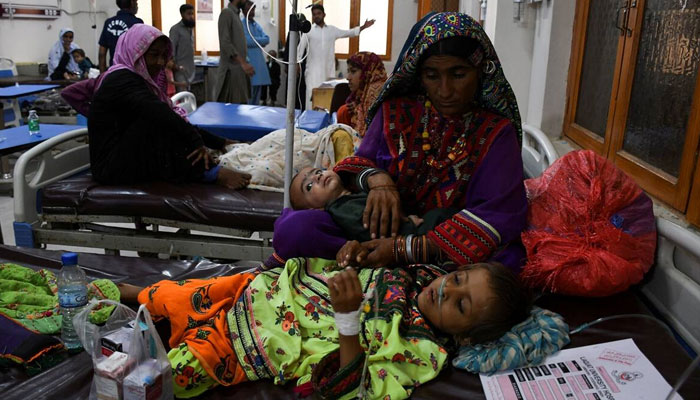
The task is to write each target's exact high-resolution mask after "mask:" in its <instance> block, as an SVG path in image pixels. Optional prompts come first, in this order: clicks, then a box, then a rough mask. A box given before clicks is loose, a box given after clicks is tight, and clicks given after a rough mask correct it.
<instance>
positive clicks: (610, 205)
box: [521, 150, 656, 296]
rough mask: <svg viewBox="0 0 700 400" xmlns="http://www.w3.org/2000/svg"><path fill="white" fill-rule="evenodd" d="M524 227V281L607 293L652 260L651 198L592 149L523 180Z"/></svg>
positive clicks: (559, 288) (568, 290)
mask: <svg viewBox="0 0 700 400" xmlns="http://www.w3.org/2000/svg"><path fill="white" fill-rule="evenodd" d="M525 188H526V190H527V196H528V203H529V208H528V228H527V230H526V231H525V232H523V234H522V241H523V244H524V245H525V248H526V250H527V259H528V261H527V264H526V266H525V268H524V269H523V272H522V273H521V277H522V278H523V280H524V282H525V283H526V284H528V285H529V286H531V287H535V288H541V289H548V290H551V291H552V292H557V293H562V294H569V295H578V296H608V295H611V294H614V293H618V292H621V291H624V290H626V289H627V288H629V287H630V285H633V284H635V283H638V282H639V281H640V280H641V279H642V277H643V276H644V274H645V273H646V272H647V271H648V270H649V268H650V267H651V265H652V263H653V261H654V251H655V249H656V223H655V220H654V214H653V209H652V202H651V199H650V198H649V197H648V196H647V195H646V194H645V193H644V192H643V191H642V189H641V188H640V187H639V186H638V185H637V184H636V183H635V182H634V181H633V180H632V179H631V178H630V177H628V176H627V175H625V173H624V172H622V171H621V170H619V169H618V168H617V167H615V165H613V164H612V163H611V162H610V161H608V160H606V159H605V158H603V157H601V156H598V155H597V154H595V153H594V152H592V151H589V150H581V151H574V152H571V153H568V154H566V155H565V156H564V157H562V158H560V159H559V160H557V161H556V162H555V163H554V164H553V165H552V166H551V167H549V168H548V169H547V170H546V171H545V172H544V173H543V174H542V176H541V177H538V178H535V179H528V180H526V181H525Z"/></svg>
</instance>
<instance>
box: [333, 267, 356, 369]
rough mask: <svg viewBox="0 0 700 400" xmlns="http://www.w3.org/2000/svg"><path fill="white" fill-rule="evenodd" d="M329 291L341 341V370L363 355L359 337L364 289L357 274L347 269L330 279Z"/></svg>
mask: <svg viewBox="0 0 700 400" xmlns="http://www.w3.org/2000/svg"><path fill="white" fill-rule="evenodd" d="M328 289H329V291H330V294H331V304H332V305H333V310H334V311H335V318H336V327H337V328H338V338H339V341H340V343H339V344H340V368H343V367H345V366H346V365H348V364H350V362H352V361H353V360H354V359H355V358H357V356H359V355H360V354H362V346H360V337H359V335H358V333H359V329H360V318H359V314H358V309H359V308H360V303H362V298H363V294H362V287H361V286H360V280H359V279H358V277H357V272H355V270H354V269H352V268H347V269H345V270H344V271H341V272H339V273H338V274H336V275H334V276H333V277H331V278H330V279H328Z"/></svg>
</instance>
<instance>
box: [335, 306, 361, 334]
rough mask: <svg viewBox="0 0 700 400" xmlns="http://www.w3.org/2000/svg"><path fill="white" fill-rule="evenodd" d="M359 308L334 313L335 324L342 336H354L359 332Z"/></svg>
mask: <svg viewBox="0 0 700 400" xmlns="http://www.w3.org/2000/svg"><path fill="white" fill-rule="evenodd" d="M359 313H360V312H359V310H357V311H350V312H348V313H335V326H336V327H337V328H338V333H340V334H341V335H343V336H355V335H357V334H359V333H360V318H359Z"/></svg>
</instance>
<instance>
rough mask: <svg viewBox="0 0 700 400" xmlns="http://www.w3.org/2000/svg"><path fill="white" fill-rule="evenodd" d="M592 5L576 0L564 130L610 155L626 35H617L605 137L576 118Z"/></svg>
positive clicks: (603, 153)
mask: <svg viewBox="0 0 700 400" xmlns="http://www.w3.org/2000/svg"><path fill="white" fill-rule="evenodd" d="M618 1H620V2H621V4H622V3H626V2H627V0H618ZM589 6H590V0H579V1H577V2H576V11H575V17H574V35H573V38H572V48H571V60H570V62H569V75H568V82H569V84H568V87H567V95H566V109H565V114H564V127H563V132H564V135H565V136H567V137H569V138H570V139H571V140H573V141H574V142H575V143H577V144H578V145H579V146H581V147H583V148H586V149H591V150H593V151H595V152H596V153H598V154H599V155H602V156H604V157H605V156H606V155H607V150H606V144H607V143H609V142H610V140H611V139H612V138H611V133H612V123H613V117H614V115H615V101H613V100H612V99H613V98H614V97H615V96H616V93H617V89H618V87H619V84H620V73H619V71H620V68H621V63H622V55H623V53H624V46H625V37H624V36H623V35H620V36H618V42H617V52H616V58H615V67H614V71H615V74H614V76H613V82H612V89H611V91H610V105H609V107H608V121H607V123H606V125H605V132H601V133H603V134H604V137H603V138H601V137H600V136H599V135H597V134H595V133H594V132H592V131H590V130H589V129H586V128H584V127H583V126H581V125H579V124H577V123H576V122H575V121H576V107H577V106H578V96H579V93H580V89H581V72H582V69H583V57H584V52H585V49H586V34H587V33H588V32H587V31H588V10H589V8H590V7H589Z"/></svg>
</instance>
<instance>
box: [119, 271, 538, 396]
mask: <svg viewBox="0 0 700 400" xmlns="http://www.w3.org/2000/svg"><path fill="white" fill-rule="evenodd" d="M335 266H336V264H335V262H333V261H329V260H322V259H313V258H311V259H305V258H295V259H291V260H289V261H287V263H286V265H285V266H284V267H283V268H275V269H272V270H268V271H264V272H259V273H257V274H255V275H253V274H238V275H234V276H227V277H217V278H213V279H208V280H186V281H180V282H173V281H162V282H158V283H156V284H154V285H152V286H149V287H147V288H145V289H143V290H141V291H140V293H139V295H138V300H139V301H140V302H141V303H144V304H146V305H147V306H148V308H149V311H151V313H152V314H153V315H154V316H156V317H158V316H161V317H166V318H168V319H169V320H170V323H171V327H172V329H171V331H172V336H171V338H170V345H171V347H172V348H173V349H172V350H171V351H170V352H169V354H168V357H169V358H170V361H171V364H172V366H173V376H174V379H175V394H176V396H177V397H192V396H196V395H199V394H201V393H203V392H204V391H206V390H207V389H209V388H212V387H214V386H217V385H233V384H236V383H239V382H244V381H248V380H251V381H253V380H258V379H272V380H273V381H274V383H275V384H280V385H282V384H286V383H288V382H294V383H295V384H296V385H297V386H301V387H302V389H305V391H306V392H310V391H312V390H313V391H315V392H317V393H318V394H319V395H320V396H321V397H324V398H352V397H354V396H356V395H357V393H358V390H361V391H363V394H364V395H365V396H366V397H368V398H380V399H402V398H406V397H409V396H410V395H411V393H412V392H413V390H414V388H415V387H417V386H418V385H421V384H423V383H425V382H427V381H429V380H431V379H433V378H435V377H436V376H437V375H438V374H439V373H440V371H441V369H442V368H443V367H444V366H445V364H446V361H447V359H448V352H449V351H450V350H451V349H453V348H454V347H455V346H456V345H460V344H465V343H477V342H483V341H488V340H493V339H496V338H498V337H500V336H501V335H502V334H503V333H505V332H506V331H507V330H508V329H510V328H511V327H512V326H513V325H515V324H517V323H519V322H521V321H522V320H524V319H525V318H526V317H527V315H528V313H529V301H528V299H527V296H526V292H525V291H524V290H523V289H522V287H521V286H520V284H519V282H518V280H517V278H516V277H515V276H514V275H513V274H512V273H511V272H510V271H509V270H507V268H505V267H503V266H502V265H500V264H495V263H494V264H491V263H483V264H475V265H471V266H465V267H462V268H460V269H458V270H457V271H454V272H452V273H449V274H446V273H445V272H444V271H443V270H441V269H439V268H437V267H434V266H431V265H414V266H410V267H408V268H396V269H389V268H376V269H362V270H359V271H355V270H354V269H345V270H342V271H334V270H332V269H333V267H335ZM123 289H124V290H123V295H124V297H125V298H128V297H129V296H128V294H127V293H126V292H128V291H129V290H128V289H129V288H125V287H123ZM132 293H133V291H132ZM132 297H133V296H132ZM363 299H364V300H363ZM361 305H362V307H361ZM360 308H362V309H360ZM358 309H359V311H358Z"/></svg>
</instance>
